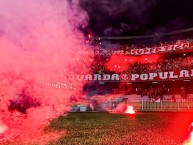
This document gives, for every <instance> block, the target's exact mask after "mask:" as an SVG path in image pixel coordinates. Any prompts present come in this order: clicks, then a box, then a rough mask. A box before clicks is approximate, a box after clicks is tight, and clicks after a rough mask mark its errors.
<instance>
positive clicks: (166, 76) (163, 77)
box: [158, 72, 168, 80]
mask: <svg viewBox="0 0 193 145" xmlns="http://www.w3.org/2000/svg"><path fill="white" fill-rule="evenodd" d="M158 74H159V78H160V79H163V80H165V79H167V78H168V72H159V73H158ZM163 74H164V76H163Z"/></svg>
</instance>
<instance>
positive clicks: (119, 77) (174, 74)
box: [68, 69, 193, 82]
mask: <svg viewBox="0 0 193 145" xmlns="http://www.w3.org/2000/svg"><path fill="white" fill-rule="evenodd" d="M190 78H193V69H191V70H176V71H168V72H151V73H144V74H93V75H91V74H88V75H69V76H68V79H69V80H78V81H83V80H85V81H107V82H111V81H117V82H120V81H126V82H141V81H161V80H162V81H167V80H176V79H190Z"/></svg>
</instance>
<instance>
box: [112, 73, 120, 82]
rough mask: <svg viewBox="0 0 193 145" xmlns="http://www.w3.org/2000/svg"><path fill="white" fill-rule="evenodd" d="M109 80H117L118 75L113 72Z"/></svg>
mask: <svg viewBox="0 0 193 145" xmlns="http://www.w3.org/2000/svg"><path fill="white" fill-rule="evenodd" d="M111 80H117V81H118V80H119V75H118V74H113V75H112V78H111Z"/></svg>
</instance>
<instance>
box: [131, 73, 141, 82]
mask: <svg viewBox="0 0 193 145" xmlns="http://www.w3.org/2000/svg"><path fill="white" fill-rule="evenodd" d="M137 78H139V74H131V80H132V81H135V80H136V79H137Z"/></svg>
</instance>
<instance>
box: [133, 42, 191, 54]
mask: <svg viewBox="0 0 193 145" xmlns="http://www.w3.org/2000/svg"><path fill="white" fill-rule="evenodd" d="M192 46H193V45H192V44H190V43H180V44H176V45H168V46H161V47H152V48H143V49H131V55H144V54H155V53H164V52H168V51H179V50H184V49H188V48H192Z"/></svg>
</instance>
